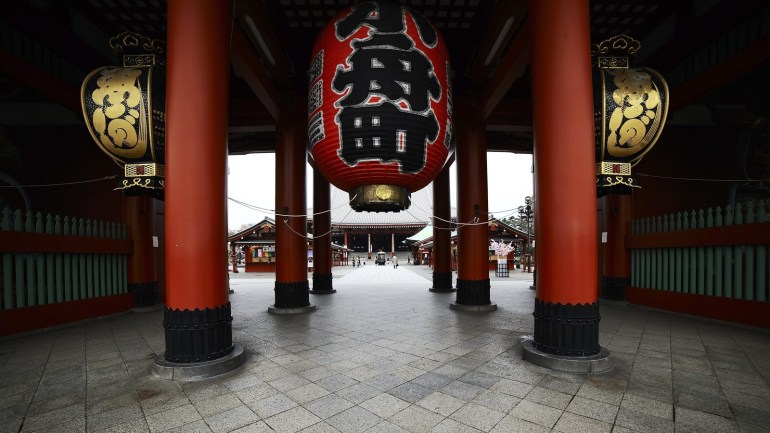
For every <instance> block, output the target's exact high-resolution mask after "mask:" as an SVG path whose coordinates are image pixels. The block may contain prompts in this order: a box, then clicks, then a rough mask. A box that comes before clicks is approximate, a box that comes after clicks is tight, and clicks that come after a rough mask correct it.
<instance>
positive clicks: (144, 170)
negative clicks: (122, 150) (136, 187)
mask: <svg viewBox="0 0 770 433" xmlns="http://www.w3.org/2000/svg"><path fill="white" fill-rule="evenodd" d="M123 170H124V174H125V176H126V177H145V176H158V177H164V172H163V166H162V165H160V164H154V163H153V164H126V166H125V167H124V169H123Z"/></svg>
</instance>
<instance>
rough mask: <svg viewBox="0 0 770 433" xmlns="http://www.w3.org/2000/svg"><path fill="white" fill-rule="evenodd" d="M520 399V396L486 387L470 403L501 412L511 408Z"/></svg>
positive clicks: (506, 411)
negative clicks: (486, 388)
mask: <svg viewBox="0 0 770 433" xmlns="http://www.w3.org/2000/svg"><path fill="white" fill-rule="evenodd" d="M520 401H521V399H520V398H518V397H514V396H512V395H508V394H505V393H502V392H498V391H495V390H491V389H488V390H486V391H482V392H480V393H479V394H478V395H477V396H476V398H474V399H473V400H471V402H472V403H476V404H479V405H481V406H484V407H488V408H489V409H492V410H496V411H498V412H502V413H504V414H505V413H508V412H509V411H510V410H511V409H513V408H514V407H516V405H517V404H519V402H520Z"/></svg>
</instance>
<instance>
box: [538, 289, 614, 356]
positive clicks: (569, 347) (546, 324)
mask: <svg viewBox="0 0 770 433" xmlns="http://www.w3.org/2000/svg"><path fill="white" fill-rule="evenodd" d="M534 316H535V341H534V343H535V347H536V348H537V349H538V350H540V351H543V352H546V353H551V354H554V355H564V356H591V355H596V354H597V353H599V351H600V350H601V348H600V347H599V320H600V316H599V303H598V302H594V303H592V304H578V305H572V304H567V305H562V304H560V303H556V304H553V303H550V302H544V301H541V300H540V299H537V298H535V313H534Z"/></svg>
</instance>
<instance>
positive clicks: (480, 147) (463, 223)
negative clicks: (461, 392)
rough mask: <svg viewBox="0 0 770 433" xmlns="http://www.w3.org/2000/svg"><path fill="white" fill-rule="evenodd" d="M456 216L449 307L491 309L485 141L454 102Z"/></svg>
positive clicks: (481, 131)
mask: <svg viewBox="0 0 770 433" xmlns="http://www.w3.org/2000/svg"><path fill="white" fill-rule="evenodd" d="M457 108H458V110H457V111H458V116H457V117H456V119H458V122H457V124H456V128H457V149H456V150H455V160H456V164H457V191H458V192H457V219H458V223H459V224H460V227H459V228H458V248H457V250H458V254H459V257H458V262H459V263H458V266H457V298H456V301H455V302H454V303H453V304H452V305H451V307H452V308H453V309H460V310H472V311H491V310H495V309H497V305H496V304H493V303H492V302H491V301H490V299H489V265H488V262H489V228H488V226H487V222H488V220H489V219H488V215H487V211H488V210H487V207H488V205H487V194H488V191H487V142H486V128H485V127H484V125H483V124H475V123H472V122H471V121H469V120H468V119H470V118H472V117H473V116H470V110H469V107H466V106H461V105H460V104H458V106H457Z"/></svg>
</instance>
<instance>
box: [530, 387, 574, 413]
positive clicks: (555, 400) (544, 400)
mask: <svg viewBox="0 0 770 433" xmlns="http://www.w3.org/2000/svg"><path fill="white" fill-rule="evenodd" d="M524 399H525V400H529V401H532V402H535V403H540V404H544V405H546V406H550V407H553V408H556V409H560V410H564V409H566V408H567V406H568V405H569V402H570V401H572V396H571V395H570V394H564V393H562V392H558V391H554V390H552V389H548V388H543V387H541V386H536V387H534V388H532V390H531V391H530V392H529V393H528V394H527V395H526V396H525V397H524Z"/></svg>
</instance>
